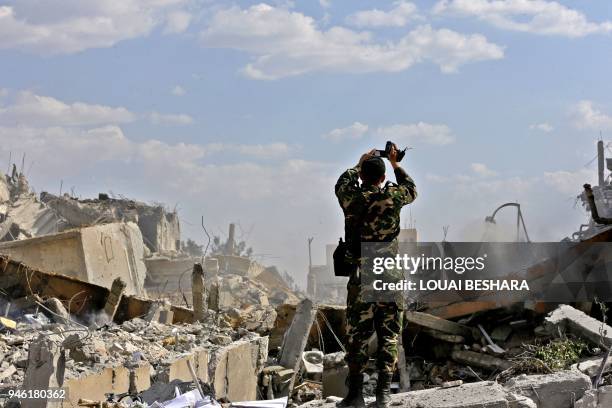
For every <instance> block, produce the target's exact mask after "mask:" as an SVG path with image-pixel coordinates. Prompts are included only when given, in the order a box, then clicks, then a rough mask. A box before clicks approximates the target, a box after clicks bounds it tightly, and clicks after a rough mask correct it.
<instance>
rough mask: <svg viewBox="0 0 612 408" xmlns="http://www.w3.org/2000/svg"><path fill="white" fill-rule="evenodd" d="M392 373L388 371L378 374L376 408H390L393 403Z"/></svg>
mask: <svg viewBox="0 0 612 408" xmlns="http://www.w3.org/2000/svg"><path fill="white" fill-rule="evenodd" d="M391 375H392V374H391V373H388V372H386V371H379V372H378V381H377V382H376V408H389V402H390V401H391Z"/></svg>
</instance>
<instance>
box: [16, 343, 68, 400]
mask: <svg viewBox="0 0 612 408" xmlns="http://www.w3.org/2000/svg"><path fill="white" fill-rule="evenodd" d="M61 344H62V339H61V338H60V337H59V336H57V335H41V336H39V337H38V339H36V340H35V341H33V342H32V343H31V344H30V350H29V352H28V369H27V371H26V373H25V379H24V381H23V389H24V390H47V389H50V388H58V387H62V385H63V383H64V372H65V368H66V356H65V354H64V350H63V349H62V348H61ZM61 405H62V402H61V401H47V400H46V399H23V400H22V401H21V406H22V408H56V407H57V408H59V407H61Z"/></svg>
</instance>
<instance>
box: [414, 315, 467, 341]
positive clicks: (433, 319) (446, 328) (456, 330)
mask: <svg viewBox="0 0 612 408" xmlns="http://www.w3.org/2000/svg"><path fill="white" fill-rule="evenodd" d="M405 316H406V320H407V321H408V322H410V323H413V324H416V325H418V326H423V327H427V328H429V329H433V330H437V331H441V332H442V333H448V334H455V335H459V336H464V337H468V336H471V332H472V331H471V330H470V328H469V327H467V326H464V325H462V324H459V323H456V322H453V321H450V320H445V319H442V318H440V317H437V316H433V315H430V314H427V313H422V312H412V311H408V312H406V314H405Z"/></svg>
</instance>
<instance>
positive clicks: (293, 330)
mask: <svg viewBox="0 0 612 408" xmlns="http://www.w3.org/2000/svg"><path fill="white" fill-rule="evenodd" d="M316 313H317V308H316V307H315V306H314V304H313V302H312V300H310V299H304V300H303V301H302V302H301V303H300V304H299V305H298V307H297V309H296V312H295V315H294V316H293V321H292V322H291V326H289V330H287V332H286V333H285V337H284V339H283V344H282V347H281V352H280V358H279V364H280V365H282V366H283V367H288V368H292V369H294V371H297V368H298V365H299V363H300V358H301V356H302V352H303V351H304V348H305V347H306V343H307V342H308V334H309V333H310V328H311V326H312V324H313V322H314V318H315V315H316Z"/></svg>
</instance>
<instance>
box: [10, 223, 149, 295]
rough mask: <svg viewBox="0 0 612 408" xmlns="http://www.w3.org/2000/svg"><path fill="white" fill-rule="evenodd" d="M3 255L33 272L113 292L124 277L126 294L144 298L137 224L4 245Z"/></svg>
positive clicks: (141, 257)
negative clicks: (39, 271)
mask: <svg viewBox="0 0 612 408" xmlns="http://www.w3.org/2000/svg"><path fill="white" fill-rule="evenodd" d="M0 254H6V255H8V256H10V257H11V258H13V259H15V260H17V261H20V262H23V263H24V264H26V265H28V266H29V267H31V268H34V269H39V270H44V271H47V272H54V273H59V274H62V275H66V276H71V277H74V278H77V279H80V280H82V281H85V282H89V283H94V284H97V285H100V286H103V287H106V288H111V286H112V283H113V280H114V279H115V278H117V277H120V278H121V279H122V280H123V281H124V282H126V289H125V293H126V294H129V295H144V294H145V292H144V280H145V277H146V267H145V264H144V261H143V258H144V244H143V241H142V235H141V233H140V230H139V229H138V226H137V225H136V224H134V223H130V222H128V223H111V224H103V225H95V226H92V227H87V228H81V229H77V230H70V231H66V232H62V233H59V234H53V235H45V236H42V237H37V238H30V239H24V240H20V241H11V242H4V243H1V244H0Z"/></svg>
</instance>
